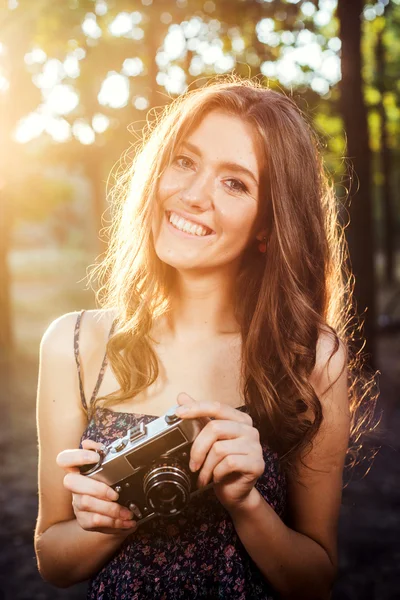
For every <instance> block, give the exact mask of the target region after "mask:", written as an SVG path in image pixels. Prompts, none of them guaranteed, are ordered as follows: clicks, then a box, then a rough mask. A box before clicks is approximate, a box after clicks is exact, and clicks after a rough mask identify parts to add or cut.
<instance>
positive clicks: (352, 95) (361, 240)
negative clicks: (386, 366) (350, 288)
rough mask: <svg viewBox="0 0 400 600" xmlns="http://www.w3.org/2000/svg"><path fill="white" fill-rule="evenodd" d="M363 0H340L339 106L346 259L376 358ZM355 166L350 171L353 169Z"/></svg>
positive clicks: (370, 348) (367, 350) (368, 354)
mask: <svg viewBox="0 0 400 600" xmlns="http://www.w3.org/2000/svg"><path fill="white" fill-rule="evenodd" d="M363 6H364V2H363V0H351V1H348V0H339V1H338V8H337V14H338V18H339V22H340V38H341V41H342V80H341V83H340V108H341V114H342V117H343V121H344V126H345V131H346V136H347V156H348V157H349V159H350V160H351V164H349V165H348V174H349V182H348V186H349V197H350V202H351V203H350V206H349V215H350V225H349V227H348V228H347V241H348V244H349V252H350V261H351V267H352V271H353V273H354V276H355V290H354V293H355V301H356V305H357V312H358V314H359V315H361V316H362V318H363V320H364V321H365V324H364V335H365V338H366V346H365V349H364V351H365V353H366V358H367V360H368V361H369V363H370V364H371V365H373V361H374V358H375V285H374V283H375V276H374V231H373V221H372V199H371V183H372V182H371V153H370V148H369V140H368V121H367V110H366V106H365V103H364V97H363V80H362V61H361V13H362V9H363ZM353 169H354V172H353Z"/></svg>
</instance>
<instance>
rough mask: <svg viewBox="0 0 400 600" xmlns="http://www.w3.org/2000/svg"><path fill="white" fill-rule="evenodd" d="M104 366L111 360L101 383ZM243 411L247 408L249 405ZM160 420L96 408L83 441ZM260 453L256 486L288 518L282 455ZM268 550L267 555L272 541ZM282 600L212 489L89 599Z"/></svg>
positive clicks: (114, 569) (149, 526)
mask: <svg viewBox="0 0 400 600" xmlns="http://www.w3.org/2000/svg"><path fill="white" fill-rule="evenodd" d="M81 316H82V313H81V314H80V317H81ZM79 322H80V318H79V317H78V321H77V329H76V335H75V356H76V358H77V364H78V373H79V375H80V361H79V351H78V347H77V346H78V338H79ZM105 364H106V359H105V360H104V361H103V366H102V370H101V371H100V376H101V377H102V376H103V374H104V369H105ZM81 387H82V392H81V395H82V393H83V386H81ZM96 388H97V390H98V388H99V385H97V384H96ZM97 390H96V393H97ZM92 400H93V398H92ZM82 401H84V396H83V398H82ZM85 403H86V401H85ZM239 410H247V407H245V406H242V407H240V409H239ZM156 418H157V417H155V416H150V415H144V414H132V413H122V412H115V411H112V410H110V409H107V408H98V409H97V410H96V413H95V415H94V417H93V418H92V419H91V421H90V422H89V424H88V426H87V428H86V429H85V431H84V432H83V435H82V440H84V439H87V438H90V439H92V440H95V441H97V442H102V443H104V444H109V443H110V442H112V441H114V440H115V439H117V438H119V437H121V436H123V435H125V434H126V431H127V429H128V428H130V427H134V426H135V425H138V424H139V423H140V422H143V423H145V424H147V423H150V422H151V421H153V420H154V419H156ZM262 448H263V456H264V461H265V470H264V473H263V475H262V476H261V477H260V478H259V479H258V481H257V483H256V486H255V487H256V488H257V490H258V491H259V492H260V494H261V495H262V496H263V498H264V499H265V500H266V501H267V502H268V503H269V504H270V506H271V507H272V508H273V509H274V510H275V511H276V513H277V514H278V515H279V516H280V517H282V518H283V517H284V513H285V505H286V481H285V476H284V473H283V472H282V471H281V469H280V467H279V461H278V457H277V455H276V454H275V453H273V452H272V451H271V450H270V449H269V448H268V446H266V445H263V446H262ZM265 545H266V551H267V550H268V540H266V541H265ZM276 597H277V595H274V591H273V589H272V587H271V586H270V584H269V583H268V581H267V580H266V579H265V577H264V576H263V575H262V574H261V572H260V570H259V569H258V567H257V566H256V564H255V563H254V562H253V560H252V559H251V558H250V556H249V554H248V553H247V551H246V549H245V547H244V546H243V544H242V542H241V540H240V538H239V536H238V535H237V533H236V530H235V527H234V525H233V522H232V519H231V517H230V515H229V513H228V511H227V510H226V509H225V508H224V507H223V506H222V504H221V503H220V502H219V501H218V499H217V497H216V496H215V494H214V491H213V489H212V488H209V489H207V490H205V491H204V492H203V493H201V494H198V495H197V496H194V497H193V498H192V499H191V500H190V503H189V504H188V506H187V507H186V508H185V509H184V510H183V511H182V512H181V513H180V514H179V515H176V516H174V517H168V518H165V517H156V518H153V519H152V520H150V521H147V522H146V523H143V524H142V525H140V526H139V527H138V529H137V530H136V531H135V532H134V533H133V534H131V535H130V536H129V537H128V538H127V539H126V540H125V541H124V542H123V544H122V545H121V546H120V548H119V550H118V551H117V553H116V554H115V556H114V557H113V558H112V559H111V560H110V561H109V562H108V563H107V564H106V565H104V567H103V568H102V569H101V570H100V571H99V572H98V573H97V574H96V575H95V576H94V577H93V578H92V579H91V580H90V582H89V588H88V598H89V599H91V600H95V599H96V600H111V599H112V600H115V599H118V600H119V599H121V600H122V599H126V600H153V599H154V600H184V599H189V598H190V599H191V600H192V599H193V600H194V599H199V600H200V599H204V600H205V599H207V600H212V599H217V598H220V599H224V600H225V599H229V600H274V598H276Z"/></svg>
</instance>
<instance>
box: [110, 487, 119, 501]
mask: <svg viewBox="0 0 400 600" xmlns="http://www.w3.org/2000/svg"><path fill="white" fill-rule="evenodd" d="M107 498H110V500H118V498H119V494H118V493H117V492H116V491H115V490H113V489H112V488H110V489H109V490H107Z"/></svg>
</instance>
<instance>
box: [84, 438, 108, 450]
mask: <svg viewBox="0 0 400 600" xmlns="http://www.w3.org/2000/svg"><path fill="white" fill-rule="evenodd" d="M82 448H85V450H105V448H106V447H105V445H104V444H102V443H101V442H95V441H94V440H89V439H87V440H82Z"/></svg>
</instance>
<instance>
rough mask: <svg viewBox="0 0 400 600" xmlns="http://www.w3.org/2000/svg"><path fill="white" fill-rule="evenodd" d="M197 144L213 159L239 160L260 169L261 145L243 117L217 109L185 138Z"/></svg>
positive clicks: (252, 168)
mask: <svg viewBox="0 0 400 600" xmlns="http://www.w3.org/2000/svg"><path fill="white" fill-rule="evenodd" d="M186 140H187V141H189V142H190V143H192V144H194V145H196V146H197V147H198V148H199V150H200V151H201V153H202V154H204V155H206V156H207V157H208V158H210V159H211V160H215V161H226V162H232V163H235V162H236V163H239V164H242V165H244V166H245V167H247V168H248V169H249V170H251V171H253V172H254V174H255V175H257V174H258V172H259V158H258V156H259V148H258V146H257V138H256V134H255V130H254V128H253V127H252V126H251V125H250V123H248V122H247V121H245V120H244V119H241V118H240V117H236V116H233V115H230V114H228V113H226V112H223V111H219V110H218V111H217V110H214V111H212V112H210V113H208V114H206V115H205V116H204V117H203V119H202V120H201V121H200V123H199V124H198V125H197V127H196V128H195V129H193V130H191V131H189V133H188V134H187V135H186V136H185V138H184V139H182V140H181V141H182V142H185V141H186Z"/></svg>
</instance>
